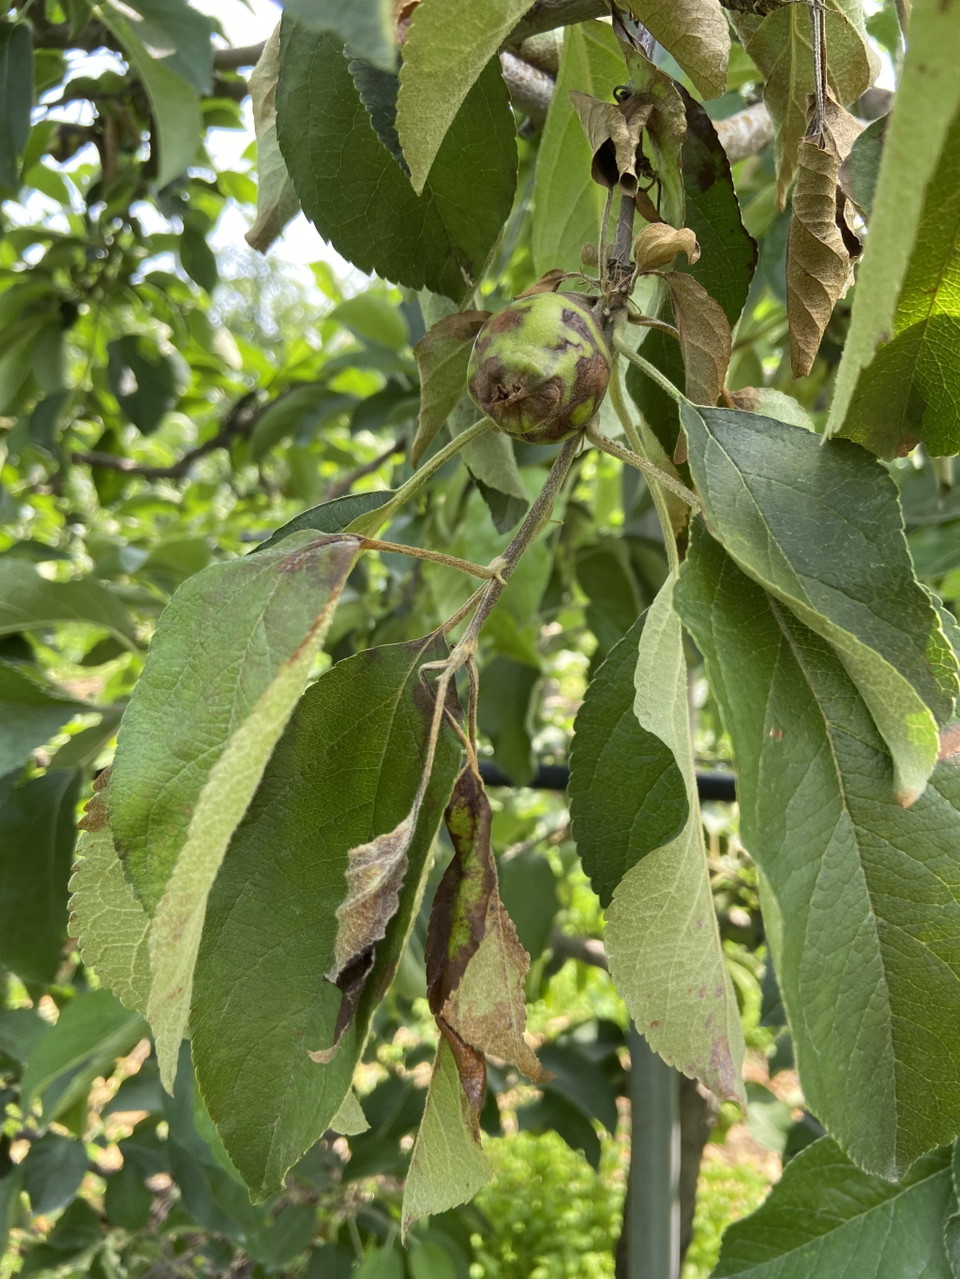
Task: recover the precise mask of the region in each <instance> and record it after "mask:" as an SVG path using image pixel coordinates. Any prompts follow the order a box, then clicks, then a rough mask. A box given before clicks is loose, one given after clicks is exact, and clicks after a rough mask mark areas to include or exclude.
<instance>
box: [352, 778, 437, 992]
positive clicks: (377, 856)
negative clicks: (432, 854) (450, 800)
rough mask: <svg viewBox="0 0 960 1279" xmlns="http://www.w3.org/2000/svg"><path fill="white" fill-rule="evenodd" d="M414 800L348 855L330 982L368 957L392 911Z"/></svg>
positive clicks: (397, 896) (412, 827) (415, 809)
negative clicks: (397, 817) (402, 813)
mask: <svg viewBox="0 0 960 1279" xmlns="http://www.w3.org/2000/svg"><path fill="white" fill-rule="evenodd" d="M419 801H420V797H419V795H418V796H417V799H416V800H415V801H414V804H413V807H412V808H411V810H410V812H409V813H407V815H406V817H405V818H404V819H403V821H402V822H400V823H398V825H396V826H395V827H394V828H393V830H390V831H386V832H385V833H384V834H383V835H378V836H377V837H376V839H371V840H370V842H369V843H368V844H358V845H357V847H356V848H352V849H351V850H350V854H349V858H350V859H349V862H348V863H347V895H346V897H345V898H344V900H343V902H342V903H341V905H340V907H339V908H338V910H337V920H338V921H339V927H338V929H337V944H336V946H335V948H334V962H333V967H332V968H331V970H330V973H329V977H330V980H331V981H333V982H336V981H337V980H338V979H339V978H340V977H341V976H342V974H343V973H344V972H346V971H347V970H348V969H349V968H350V967H351V965H355V964H356V963H357V962H358V960H360V959H361V958H362V957H364V956H366V955H368V954H370V952H371V951H372V949H373V947H374V946H375V945H376V943H377V942H378V941H380V940H381V939H382V937H383V935H384V933H385V932H386V931H387V924H389V922H390V920H391V919H392V918H393V917H394V915H395V914H396V912H397V906H398V905H399V904H400V887H401V885H402V884H403V877H404V875H405V874H406V871H407V849H408V848H409V847H410V840H411V838H412V837H413V832H414V830H415V829H416V825H417V816H418V812H419V808H420V802H419ZM371 957H372V956H371Z"/></svg>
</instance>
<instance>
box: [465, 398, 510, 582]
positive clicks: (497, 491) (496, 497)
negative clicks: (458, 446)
mask: <svg viewBox="0 0 960 1279" xmlns="http://www.w3.org/2000/svg"><path fill="white" fill-rule="evenodd" d="M477 412H478V410H477V406H476V405H475V404H474V402H473V400H471V399H470V398H469V397H468V396H463V397H462V399H461V400H460V402H459V404H458V405H457V406H456V408H455V409H454V410H453V412H452V413H451V414H450V415H449V417H448V419H447V424H448V426H449V428H450V434H451V436H457V435H462V434H463V432H464V431H465V430H467V429H468V427H470V426H472V425H473V423H474V422H475V421H476V420H477ZM460 456H461V457H462V458H463V460H464V462H465V463H466V467H467V470H468V471H469V472H470V474H471V475H472V476H473V478H474V480H475V481H476V484H477V488H478V489H479V490H480V495H481V497H482V498H483V500H484V502H485V503H486V505H487V509H488V510H489V512H490V518H491V520H492V521H493V527H494V529H495V530H496V531H497V532H498V533H506V532H508V531H509V530H510V529H512V528H513V527H514V526H515V525H516V524H518V523H519V522H520V520H521V519H522V518H523V516H524V515H525V514H526V513H527V507H528V506H529V504H530V503H529V501H528V498H527V491H526V489H525V488H524V485H523V478H522V477H521V474H520V468H519V467H518V466H517V459H516V455H515V453H514V451H513V441H512V440H511V439H510V437H509V436H507V435H504V434H503V433H502V432H501V431H488V432H487V434H486V435H481V436H479V437H478V438H477V439H475V440H471V441H470V443H469V444H467V445H466V446H465V447H464V449H463V452H462V453H461V454H460ZM500 549H502V546H500ZM462 553H463V555H464V558H467V557H468V556H470V552H468V551H466V550H465V551H463V552H462ZM493 554H494V555H497V554H499V550H495V551H494V552H493ZM480 562H481V563H485V562H486V561H480Z"/></svg>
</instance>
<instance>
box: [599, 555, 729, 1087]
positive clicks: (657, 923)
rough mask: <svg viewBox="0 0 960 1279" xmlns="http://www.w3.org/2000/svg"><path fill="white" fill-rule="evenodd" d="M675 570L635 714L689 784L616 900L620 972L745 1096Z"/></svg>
mask: <svg viewBox="0 0 960 1279" xmlns="http://www.w3.org/2000/svg"><path fill="white" fill-rule="evenodd" d="M673 586H674V579H673V577H669V578H668V579H667V581H666V584H665V585H664V586H663V587H662V588H661V590H660V592H659V593H658V595H657V598H656V599H655V600H654V602H653V604H652V605H651V606H650V608H649V610H648V611H647V614H646V620H645V622H644V626H643V630H642V632H641V635H640V640H639V648H638V652H637V661H636V668H635V670H636V673H635V684H636V697H635V701H634V713H635V715H636V717H637V720H638V721H639V724H640V727H641V728H642V729H643V730H644V731H645V732H646V733H648V734H652V735H653V736H655V737H656V738H657V739H658V740H659V741H660V742H662V743H663V745H664V747H665V748H666V749H667V750H669V751H670V752H671V753H672V754H673V757H674V759H675V761H676V766H677V767H678V768H679V770H680V773H681V775H682V778H683V782H684V785H685V787H686V792H687V818H686V822H685V824H684V826H683V828H682V830H681V831H680V834H679V835H677V836H676V837H675V838H673V839H671V840H670V841H669V842H668V843H666V844H664V845H662V846H661V847H660V848H656V849H652V850H650V851H648V852H647V853H646V855H645V856H643V857H641V859H640V860H639V861H638V862H637V863H636V864H635V865H634V866H633V867H632V868H631V869H629V870H628V871H627V872H626V874H625V875H624V876H623V878H622V879H621V881H620V883H619V885H618V886H617V888H616V889H615V891H614V894H613V900H612V901H611V903H610V905H609V907H608V908H607V912H606V915H607V928H606V933H605V941H606V947H607V954H608V956H609V959H610V973H611V976H612V977H613V979H614V981H615V983H616V986H617V990H618V991H619V992H620V995H621V996H622V998H623V1000H624V1002H625V1003H626V1005H627V1009H628V1011H629V1013H630V1016H631V1017H632V1018H633V1020H634V1021H635V1023H636V1026H637V1029H638V1030H639V1031H640V1033H641V1034H642V1035H643V1036H644V1037H645V1038H646V1040H647V1042H648V1043H649V1045H650V1047H651V1048H652V1049H653V1050H654V1052H657V1053H659V1054H660V1056H661V1057H663V1059H664V1061H666V1062H667V1063H668V1064H669V1065H671V1066H676V1068H677V1069H678V1070H681V1071H683V1073H684V1074H685V1075H689V1076H691V1077H693V1078H696V1079H699V1080H701V1082H703V1083H704V1084H706V1086H707V1087H708V1088H710V1089H711V1091H712V1092H714V1093H715V1095H716V1096H718V1097H721V1098H724V1097H729V1098H733V1099H736V1100H742V1099H743V1084H742V1082H741V1078H740V1070H741V1063H742V1060H743V1032H742V1030H741V1028H740V1018H739V1013H738V1011H737V1000H736V996H735V994H734V990H733V986H732V984H731V981H730V976H729V974H728V972H727V966H726V961H725V959H724V955H723V950H722V948H721V944H720V933H719V929H718V927H717V920H716V915H715V914H714V907H713V897H712V894H711V891H710V878H709V874H708V871H707V854H706V848H705V847H704V842H703V828H702V826H701V823H700V806H699V802H698V799H697V782H696V772H695V768H694V762H693V744H692V740H691V736H690V716H689V711H688V703H687V664H686V659H685V657H684V651H683V634H682V632H681V629H680V619H679V618H678V617H677V614H676V612H675V610H674V607H673Z"/></svg>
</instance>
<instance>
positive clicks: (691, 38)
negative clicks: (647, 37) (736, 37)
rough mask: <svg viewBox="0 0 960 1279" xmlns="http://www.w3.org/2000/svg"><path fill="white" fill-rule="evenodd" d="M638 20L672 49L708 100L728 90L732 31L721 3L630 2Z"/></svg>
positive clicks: (711, 0) (710, 0)
mask: <svg viewBox="0 0 960 1279" xmlns="http://www.w3.org/2000/svg"><path fill="white" fill-rule="evenodd" d="M627 7H628V8H629V9H630V11H631V12H632V13H633V15H634V17H635V18H636V19H637V20H638V21H639V22H642V23H643V25H644V26H645V27H646V28H647V30H648V31H649V32H650V34H651V35H653V36H655V37H656V39H657V40H659V41H660V43H661V44H662V45H663V47H664V48H665V49H669V51H670V52H671V54H673V56H674V57H675V58H676V60H677V62H678V63H679V64H680V66H681V67H682V68H683V70H684V71H686V73H687V75H688V76H689V77H690V79H691V80H692V81H693V83H694V84H695V85H696V87H697V89H698V90H699V92H700V93H702V94H703V96H704V97H705V98H719V97H720V95H721V93H723V91H724V89H725V88H726V87H727V59H728V58H729V56H730V31H729V27H728V26H727V15H726V14H725V13H724V11H723V9H722V8H721V7H720V0H705V2H703V0H628V6H627Z"/></svg>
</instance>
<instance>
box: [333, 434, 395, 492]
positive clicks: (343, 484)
mask: <svg viewBox="0 0 960 1279" xmlns="http://www.w3.org/2000/svg"><path fill="white" fill-rule="evenodd" d="M406 450H407V441H406V440H394V441H393V443H392V444H391V445H389V446H388V447H387V448H385V449H384V450H383V452H382V453H380V454H378V455H377V457H375V458H374V459H373V461H372V462H364V464H363V466H358V467H357V468H356V469H355V470H353V471H348V472H347V474H346V475H342V476H341V477H340V479H339V480H334V482H333V483H332V484H331V485H330V487H329V488H328V489H327V491H326V493H325V494H324V498H323V500H324V501H325V502H332V501H333V499H334V498H335V497H343V495H344V493H349V492H350V490H351V489H352V488H353V486H354V484H356V482H357V480H362V479H364V478H365V477H366V476H368V475H372V474H373V473H374V471H379V470H380V467H381V466H383V464H384V462H389V461H390V459H391V458H392V457H393V456H394V454H395V453H405V452H406Z"/></svg>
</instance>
